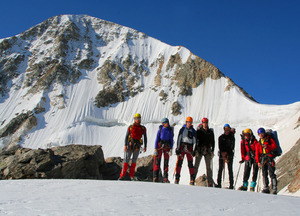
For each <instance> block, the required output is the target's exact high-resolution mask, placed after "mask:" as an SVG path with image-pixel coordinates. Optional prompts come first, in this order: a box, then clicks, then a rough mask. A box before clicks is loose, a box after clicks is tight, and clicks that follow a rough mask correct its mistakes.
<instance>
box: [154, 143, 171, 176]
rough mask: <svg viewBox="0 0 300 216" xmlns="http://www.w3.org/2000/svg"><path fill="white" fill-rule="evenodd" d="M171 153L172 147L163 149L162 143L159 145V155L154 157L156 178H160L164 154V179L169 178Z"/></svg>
mask: <svg viewBox="0 0 300 216" xmlns="http://www.w3.org/2000/svg"><path fill="white" fill-rule="evenodd" d="M169 151H170V147H167V148H161V145H160V143H159V144H158V149H157V155H155V156H154V163H153V177H154V178H158V173H159V168H160V162H161V158H162V154H163V155H164V178H168V171H169V157H170V156H169Z"/></svg>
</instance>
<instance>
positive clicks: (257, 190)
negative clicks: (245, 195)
mask: <svg viewBox="0 0 300 216" xmlns="http://www.w3.org/2000/svg"><path fill="white" fill-rule="evenodd" d="M260 173H261V168H259V171H258V181H257V188H256V192H260V187H261V186H260Z"/></svg>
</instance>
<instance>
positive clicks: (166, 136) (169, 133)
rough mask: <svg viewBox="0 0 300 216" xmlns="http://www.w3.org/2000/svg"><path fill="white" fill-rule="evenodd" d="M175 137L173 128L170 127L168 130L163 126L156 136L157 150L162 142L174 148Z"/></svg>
mask: <svg viewBox="0 0 300 216" xmlns="http://www.w3.org/2000/svg"><path fill="white" fill-rule="evenodd" d="M173 137H174V132H173V128H172V127H170V126H168V127H167V128H165V127H163V126H162V125H160V126H159V130H158V132H157V135H156V140H155V149H157V148H158V143H159V142H160V141H161V140H164V141H168V142H169V143H170V148H173V142H174V141H173Z"/></svg>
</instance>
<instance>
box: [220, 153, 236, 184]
mask: <svg viewBox="0 0 300 216" xmlns="http://www.w3.org/2000/svg"><path fill="white" fill-rule="evenodd" d="M224 160H225V158H223V157H222V156H220V157H219V172H218V185H219V186H220V187H221V181H222V173H223V170H224V169H225V167H224ZM232 164H233V158H229V160H228V163H227V166H228V174H229V185H230V186H229V188H233V171H232ZM225 165H226V162H225ZM224 172H225V170H224Z"/></svg>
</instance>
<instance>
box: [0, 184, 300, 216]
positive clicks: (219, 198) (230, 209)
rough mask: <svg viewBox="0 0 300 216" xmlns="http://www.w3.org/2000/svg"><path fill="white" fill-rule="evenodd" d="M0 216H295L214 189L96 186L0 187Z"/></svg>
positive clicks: (291, 209)
mask: <svg viewBox="0 0 300 216" xmlns="http://www.w3.org/2000/svg"><path fill="white" fill-rule="evenodd" d="M0 188H1V194H0V215H23V216H26V215H28V216H35V215H47V216H49V215H81V216H85V215H87V216H93V215H95V216H96V215H97V216H98V215H230V216H240V215H251V216H252V215H266V216H267V215H271V216H274V215H288V216H293V215H299V204H300V199H299V198H298V197H290V196H274V195H265V194H257V193H249V192H243V191H232V190H225V189H217V188H203V187H195V186H185V185H172V184H161V183H146V182H120V181H96V180H13V181H0Z"/></svg>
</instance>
